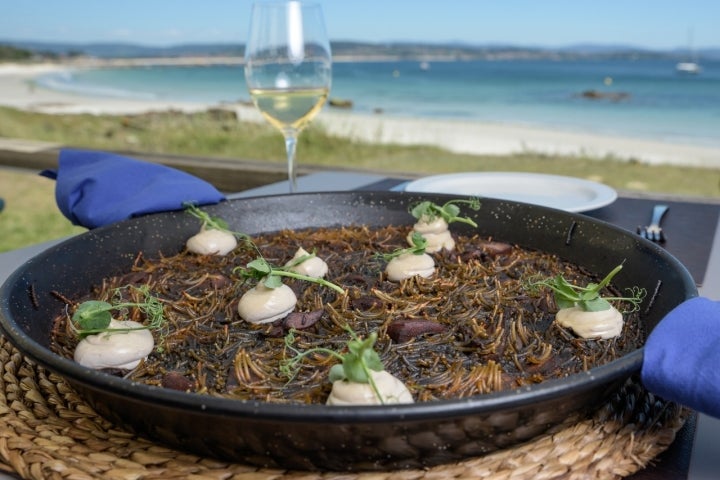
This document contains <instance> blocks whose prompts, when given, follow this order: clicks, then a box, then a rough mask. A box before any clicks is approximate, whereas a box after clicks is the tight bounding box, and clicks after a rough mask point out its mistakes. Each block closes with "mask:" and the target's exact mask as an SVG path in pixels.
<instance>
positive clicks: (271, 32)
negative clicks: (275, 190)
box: [245, 0, 332, 193]
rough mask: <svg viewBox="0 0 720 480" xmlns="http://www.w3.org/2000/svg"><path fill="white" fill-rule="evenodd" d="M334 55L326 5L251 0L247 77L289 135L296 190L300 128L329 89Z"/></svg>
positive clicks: (258, 101) (259, 101) (257, 99)
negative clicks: (328, 28) (325, 12)
mask: <svg viewBox="0 0 720 480" xmlns="http://www.w3.org/2000/svg"><path fill="white" fill-rule="evenodd" d="M331 79H332V60H331V55H330V42H329V41H328V38H327V34H326V33H325V23H324V21H323V14H322V8H321V7H320V5H318V4H305V3H303V2H300V1H295V0H292V1H281V2H258V3H255V4H254V5H253V8H252V14H251V18H250V32H249V37H248V41H247V45H246V46H245V81H246V82H247V86H248V90H249V91H250V96H251V97H252V99H253V103H254V104H255V106H256V107H257V108H258V110H260V112H261V113H262V114H263V116H264V117H265V118H266V119H267V120H268V121H269V122H270V123H271V124H272V125H274V126H275V127H276V128H278V129H279V130H280V131H281V132H282V134H283V136H284V137H285V150H286V152H287V161H288V180H289V183H290V193H293V192H295V191H296V190H297V180H296V174H295V149H296V144H297V137H298V134H299V133H300V131H301V130H302V129H303V128H305V127H306V126H307V125H308V124H309V123H310V121H311V120H312V119H313V118H314V117H315V116H316V115H317V114H318V112H319V111H320V109H321V108H322V106H323V105H324V103H325V101H326V100H327V98H328V94H329V92H330V83H331Z"/></svg>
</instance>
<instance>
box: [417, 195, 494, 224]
mask: <svg viewBox="0 0 720 480" xmlns="http://www.w3.org/2000/svg"><path fill="white" fill-rule="evenodd" d="M458 204H466V205H468V206H469V207H470V208H471V209H472V210H475V211H477V210H479V209H480V200H479V199H478V198H475V197H473V198H471V199H469V200H462V199H456V200H450V201H448V202H446V203H445V204H444V205H438V204H436V203H433V202H431V201H429V200H426V201H423V202H419V203H416V204H413V205H411V206H410V214H411V215H412V216H413V217H415V218H416V219H418V220H425V221H427V222H432V221H433V220H435V219H436V218H438V217H440V218H442V219H444V220H445V221H446V222H447V223H448V224H450V223H453V222H462V223H467V224H469V225H472V226H473V227H477V223H475V222H474V221H473V220H472V219H471V218H469V217H461V216H460V207H459V206H458Z"/></svg>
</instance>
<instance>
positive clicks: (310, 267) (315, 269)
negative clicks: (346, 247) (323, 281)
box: [285, 247, 328, 278]
mask: <svg viewBox="0 0 720 480" xmlns="http://www.w3.org/2000/svg"><path fill="white" fill-rule="evenodd" d="M306 255H310V253H308V252H307V251H306V250H305V249H304V248H302V247H300V248H298V250H297V252H295V255H294V256H293V259H292V260H290V261H289V262H287V263H286V264H285V266H290V265H291V264H292V263H293V261H294V260H297V259H298V258H301V257H304V256H306ZM290 270H291V271H293V272H295V273H299V274H301V275H307V276H308V277H314V278H322V277H324V276H325V275H327V272H328V266H327V263H325V260H323V259H322V258H319V257H317V256H315V257H310V258H308V259H307V260H304V261H303V262H302V263H298V264H297V265H295V266H294V267H291V268H290Z"/></svg>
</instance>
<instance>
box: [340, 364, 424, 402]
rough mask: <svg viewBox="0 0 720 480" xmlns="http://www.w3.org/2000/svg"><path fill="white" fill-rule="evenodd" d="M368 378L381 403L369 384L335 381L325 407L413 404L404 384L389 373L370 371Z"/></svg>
mask: <svg viewBox="0 0 720 480" xmlns="http://www.w3.org/2000/svg"><path fill="white" fill-rule="evenodd" d="M370 376H371V377H372V379H373V381H374V382H375V386H376V387H377V389H378V392H380V395H381V396H382V402H381V401H380V399H379V398H378V397H377V395H376V394H375V390H373V388H372V385H370V384H369V383H356V382H348V381H347V380H336V381H334V382H333V386H332V391H331V392H330V395H329V396H328V399H327V401H326V404H327V405H381V404H388V403H413V402H414V400H413V397H412V394H411V393H410V391H409V390H408V389H407V387H406V386H405V384H404V383H403V382H402V381H400V380H399V379H398V378H397V377H395V376H393V375H392V374H391V373H389V372H387V371H385V370H382V371H380V372H376V371H374V370H371V371H370Z"/></svg>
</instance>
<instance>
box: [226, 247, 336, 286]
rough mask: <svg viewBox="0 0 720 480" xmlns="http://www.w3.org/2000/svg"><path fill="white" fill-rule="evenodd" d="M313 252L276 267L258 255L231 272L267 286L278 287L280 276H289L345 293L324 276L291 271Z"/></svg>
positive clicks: (280, 283) (311, 255)
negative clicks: (318, 276)
mask: <svg viewBox="0 0 720 480" xmlns="http://www.w3.org/2000/svg"><path fill="white" fill-rule="evenodd" d="M314 256H315V254H314V253H311V254H308V255H303V256H301V257H298V258H296V259H294V260H293V261H292V262H291V263H290V264H289V265H286V266H284V267H276V266H273V265H271V264H270V262H268V261H267V260H265V258H263V257H262V256H259V257H258V258H256V259H255V260H253V261H251V262H250V263H248V264H247V266H245V267H235V268H234V269H233V273H235V274H238V275H240V276H242V277H243V278H245V279H253V280H257V281H258V282H262V283H263V284H264V285H265V286H266V287H268V288H278V287H279V286H281V285H282V280H281V278H280V277H290V278H295V279H298V280H304V281H306V282H312V283H317V284H319V285H323V286H325V287H328V288H332V289H333V290H335V291H336V292H338V293H345V290H343V288H342V287H340V286H338V285H336V284H334V283H332V282H329V281H327V280H325V279H324V278H317V277H311V276H309V275H303V274H301V273H297V272H293V271H292V270H291V268H292V267H293V266H295V265H298V264H300V263H302V262H304V261H305V260H307V259H309V258H312V257H314Z"/></svg>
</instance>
